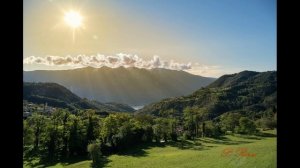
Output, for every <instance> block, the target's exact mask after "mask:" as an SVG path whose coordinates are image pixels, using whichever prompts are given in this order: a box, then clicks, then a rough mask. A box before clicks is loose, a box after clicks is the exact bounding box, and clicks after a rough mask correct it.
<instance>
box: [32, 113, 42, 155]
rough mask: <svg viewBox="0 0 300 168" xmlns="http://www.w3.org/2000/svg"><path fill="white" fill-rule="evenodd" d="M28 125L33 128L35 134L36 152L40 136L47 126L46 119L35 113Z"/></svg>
mask: <svg viewBox="0 0 300 168" xmlns="http://www.w3.org/2000/svg"><path fill="white" fill-rule="evenodd" d="M28 124H29V126H30V127H32V129H33V132H34V150H38V149H39V144H40V136H41V134H42V132H43V131H44V129H45V126H46V117H45V116H43V115H41V114H38V113H33V114H32V116H30V117H29V118H28Z"/></svg>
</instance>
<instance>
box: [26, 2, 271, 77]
mask: <svg viewBox="0 0 300 168" xmlns="http://www.w3.org/2000/svg"><path fill="white" fill-rule="evenodd" d="M63 2H64V3H61V2H58V0H52V1H51V2H50V1H43V2H40V1H34V0H26V1H24V21H25V23H24V29H25V30H24V31H25V33H24V43H25V44H24V48H25V52H24V58H26V57H29V56H32V55H34V56H40V57H43V56H45V55H46V54H50V55H51V54H52V55H55V54H56V55H61V56H63V55H67V54H68V52H70V51H71V48H72V46H71V44H68V43H66V44H64V45H65V46H66V48H68V47H70V48H69V49H68V50H67V51H65V52H63V51H62V52H61V53H55V52H53V51H54V50H55V47H56V46H55V45H50V44H48V42H46V39H47V38H45V39H40V38H36V39H35V38H32V39H31V40H27V39H30V37H33V36H35V35H36V36H41V35H37V34H35V32H36V31H30V30H29V29H32V25H33V24H36V25H37V26H35V29H37V30H39V29H40V32H43V31H46V30H45V28H44V27H43V28H40V27H42V26H38V25H39V23H41V22H42V21H39V20H38V19H34V16H33V15H36V14H37V13H35V11H33V10H34V9H41V11H47V13H48V14H49V15H51V14H50V13H51V11H53V12H54V13H59V12H57V11H58V10H57V11H55V10H56V7H55V6H60V7H61V6H62V7H65V8H70V6H72V7H73V6H74V4H75V6H77V7H80V8H81V9H82V11H84V12H83V13H84V14H85V15H84V16H86V17H87V18H89V17H90V20H89V21H90V24H88V23H86V27H87V30H86V31H82V34H83V35H82V36H87V35H89V36H92V35H97V37H98V36H99V37H103V38H100V39H99V40H97V41H95V40H94V41H90V42H86V43H87V44H89V45H87V44H84V43H79V42H78V43H77V44H76V45H78V46H79V45H81V46H79V47H78V46H77V47H76V50H75V49H74V50H72V51H74V52H72V54H76V53H78V54H79V53H80V54H82V53H86V54H88V53H89V52H90V53H101V54H106V55H107V54H108V55H109V54H111V55H113V54H117V53H128V54H137V55H138V56H139V57H141V58H143V59H151V57H152V56H153V55H158V56H159V57H160V58H161V59H162V60H175V61H177V62H182V63H188V62H191V63H192V64H194V63H197V65H202V67H201V66H199V67H198V68H197V65H196V64H195V65H192V67H194V69H192V70H190V72H191V73H195V74H199V75H204V76H216V77H217V76H220V75H222V74H225V73H235V72H238V71H242V70H255V71H266V70H276V1H274V0H184V1H183V0H109V1H101V0H98V1H97V0H77V1H72V0H69V1H67V0H66V1H63ZM55 3H57V5H53V4H55ZM44 9H45V10H44ZM36 11H38V10H36ZM44 16H45V17H47V14H45V15H44ZM50 17H52V18H51V19H50ZM100 17H101V18H103V20H102V21H100V20H101V19H100ZM45 19H47V18H45ZM49 20H50V21H51V20H54V19H53V16H49ZM104 20H105V21H104ZM50 21H49V22H50ZM35 22H37V23H35ZM97 22H99V23H98V24H96V23H97ZM92 25H93V26H92ZM104 25H105V26H107V29H105V26H104ZM108 27H109V28H108ZM112 27H114V28H112ZM89 28H90V29H89ZM101 28H103V30H102V29H101ZM104 29H105V30H104ZM100 30H101V31H100ZM113 31H114V32H113ZM116 32H117V33H116ZM104 36H105V37H104ZM78 38H80V36H78ZM39 40H40V41H39ZM43 40H45V41H44V44H45V45H44V46H40V43H41V41H43ZM101 40H103V41H101ZM82 41H87V39H83V37H82ZM26 43H28V44H26ZM35 43H36V44H38V45H34V44H35ZM53 43H55V40H53ZM46 45H47V47H45V46H46ZM67 45H70V46H67ZM104 45H105V47H104ZM39 47H40V48H39ZM51 47H52V48H51ZM80 47H82V48H84V47H85V48H84V49H82V50H79V49H78V48H80ZM101 47H102V48H101ZM74 48H75V47H74ZM52 49H53V50H52ZM48 51H49V52H48ZM87 51H89V52H87ZM51 52H52V53H51ZM30 66H33V65H30ZM27 67H29V66H27ZM203 67H207V68H206V70H205V71H204V70H201V68H203ZM211 67H214V68H211ZM28 69H30V68H28ZM210 70H211V73H210V72H209V71H210ZM187 71H189V70H187Z"/></svg>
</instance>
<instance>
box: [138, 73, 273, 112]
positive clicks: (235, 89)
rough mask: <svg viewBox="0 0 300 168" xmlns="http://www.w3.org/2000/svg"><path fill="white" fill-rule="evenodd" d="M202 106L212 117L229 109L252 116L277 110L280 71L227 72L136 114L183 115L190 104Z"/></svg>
mask: <svg viewBox="0 0 300 168" xmlns="http://www.w3.org/2000/svg"><path fill="white" fill-rule="evenodd" d="M192 106H198V107H200V108H205V109H207V110H208V111H209V116H210V117H211V118H215V117H218V116H219V115H221V114H223V113H226V112H239V113H243V114H245V115H247V116H249V117H252V118H260V117H262V116H267V115H272V113H273V114H274V113H275V112H277V72H276V71H268V72H253V71H242V72H240V73H236V74H231V75H224V76H222V77H220V78H219V79H217V80H216V81H214V82H213V83H211V84H210V85H208V86H207V87H205V88H201V89H199V90H197V91H195V92H194V93H193V94H191V95H189V96H182V97H176V98H168V99H164V100H162V101H159V102H157V103H152V104H150V105H147V106H145V107H144V108H143V109H140V110H138V111H137V112H136V114H152V115H156V116H164V115H166V114H165V113H166V112H168V111H169V112H170V110H171V111H172V112H173V113H176V114H173V115H178V116H182V114H183V109H184V108H186V107H192Z"/></svg>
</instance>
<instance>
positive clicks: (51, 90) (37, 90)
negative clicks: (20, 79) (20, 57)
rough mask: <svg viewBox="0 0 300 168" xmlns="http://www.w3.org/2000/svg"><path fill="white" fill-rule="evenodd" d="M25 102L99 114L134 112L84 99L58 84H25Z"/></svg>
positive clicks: (127, 108)
mask: <svg viewBox="0 0 300 168" xmlns="http://www.w3.org/2000/svg"><path fill="white" fill-rule="evenodd" d="M23 100H27V101H29V102H32V103H35V104H44V103H47V104H48V105H50V106H53V107H59V108H68V109H69V110H76V109H95V110H97V111H98V112H134V111H135V110H134V109H133V108H132V107H130V106H128V105H125V104H119V103H101V102H98V101H91V100H88V99H82V98H80V97H79V96H77V95H75V94H74V93H72V92H71V91H70V90H68V89H67V88H65V87H63V86H61V85H59V84H56V83H29V82H24V83H23Z"/></svg>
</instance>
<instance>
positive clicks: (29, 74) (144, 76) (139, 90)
mask: <svg viewBox="0 0 300 168" xmlns="http://www.w3.org/2000/svg"><path fill="white" fill-rule="evenodd" d="M23 74H24V75H23V77H24V81H25V82H53V83H58V84H60V85H63V86H65V87H66V88H68V89H69V90H70V91H72V92H73V93H75V94H77V95H78V96H80V97H85V98H88V99H94V100H97V101H100V102H119V103H125V104H128V105H131V106H140V105H146V104H149V103H153V102H157V101H159V100H161V99H164V98H169V97H176V96H184V95H188V94H191V93H193V92H194V91H195V90H197V89H199V88H201V87H205V86H207V85H208V84H210V83H212V82H213V81H214V80H215V79H214V78H208V77H201V76H197V75H192V74H190V73H187V72H184V71H176V70H167V69H139V68H124V67H119V68H108V67H102V68H92V67H86V68H80V69H73V70H51V71H50V70H37V71H24V72H23Z"/></svg>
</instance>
